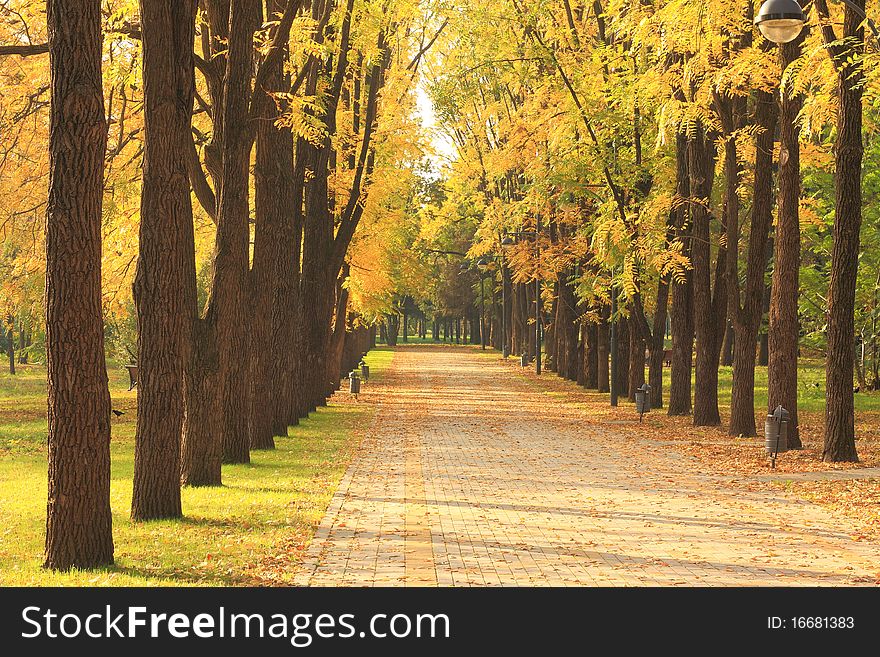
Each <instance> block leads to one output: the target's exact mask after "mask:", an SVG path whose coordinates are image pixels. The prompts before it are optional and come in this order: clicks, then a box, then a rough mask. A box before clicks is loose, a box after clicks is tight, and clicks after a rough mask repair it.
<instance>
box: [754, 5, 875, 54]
mask: <svg viewBox="0 0 880 657" xmlns="http://www.w3.org/2000/svg"><path fill="white" fill-rule="evenodd" d="M840 1H841V2H842V3H843V4H845V5H846V6H847V7H849V8H850V9H851V10H852V11H853V12H854V13H855V14H856V15H857V16H858V17H859V18H861V19H862V20H863V21H865V24H866V25H867V26H868V29H870V30H871V33H872V34H873V35H874V38H875V39H877V40H878V42H880V31H878V29H877V26H876V25H875V24H874V21H872V20H871V19H870V18H868V15H867V14H866V13H865V10H864V9H862V8H861V7H859V6H858V5H857V4H855V3H854V2H852V0H840ZM806 22H807V18H806V16H804V10H803V9H801V6H800V4H799V3H798V2H797V0H767V2H765V3H764V4H762V5H761V9H760V10H759V11H758V15H757V16H756V17H755V25H757V26H758V29H759V30H760V31H761V34H763V35H764V38H765V39H767V40H768V41H772V42H773V43H779V44H782V43H789V42H790V41H794V40H795V39H797V38H798V35H800V33H801V30H803V29H804V24H805V23H806Z"/></svg>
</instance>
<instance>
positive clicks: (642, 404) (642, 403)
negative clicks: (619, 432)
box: [636, 383, 651, 422]
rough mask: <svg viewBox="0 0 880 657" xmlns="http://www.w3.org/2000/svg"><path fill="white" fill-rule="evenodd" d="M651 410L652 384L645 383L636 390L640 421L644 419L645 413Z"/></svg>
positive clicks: (637, 410)
mask: <svg viewBox="0 0 880 657" xmlns="http://www.w3.org/2000/svg"><path fill="white" fill-rule="evenodd" d="M650 410H651V386H649V385H648V384H647V383H643V384H642V385H641V386H640V387H639V389H638V390H636V412H638V414H639V422H641V421H642V417H643V416H644V415H645V413H648V412H649V411H650Z"/></svg>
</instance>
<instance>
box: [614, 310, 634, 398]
mask: <svg viewBox="0 0 880 657" xmlns="http://www.w3.org/2000/svg"><path fill="white" fill-rule="evenodd" d="M629 324H630V322H629V319H628V318H626V317H624V316H623V315H620V316H618V318H617V394H619V395H620V396H621V397H626V396H627V392H628V391H629V354H630V348H629V334H630V332H631V331H630V325H629Z"/></svg>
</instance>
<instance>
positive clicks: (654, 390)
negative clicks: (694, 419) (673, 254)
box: [648, 277, 669, 408]
mask: <svg viewBox="0 0 880 657" xmlns="http://www.w3.org/2000/svg"><path fill="white" fill-rule="evenodd" d="M668 306H669V280H668V279H667V278H666V277H661V278H660V280H659V281H658V282H657V303H656V304H655V309H654V325H653V328H652V330H651V337H652V339H653V340H654V345H653V348H652V349H651V353H650V360H649V363H648V385H649V386H651V408H663V353H664V351H665V349H664V347H665V345H666V340H665V337H666V318H667V316H668V315H667V307H668Z"/></svg>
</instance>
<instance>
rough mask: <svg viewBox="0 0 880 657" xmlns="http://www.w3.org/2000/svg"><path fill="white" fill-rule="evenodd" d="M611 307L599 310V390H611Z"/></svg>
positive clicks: (597, 355)
mask: <svg viewBox="0 0 880 657" xmlns="http://www.w3.org/2000/svg"><path fill="white" fill-rule="evenodd" d="M608 316H609V308H608V306H602V308H601V309H600V311H599V325H598V327H597V340H596V358H597V359H598V363H597V370H596V376H597V381H596V388H597V389H598V390H599V392H608V391H610V390H611V386H610V384H611V372H610V364H609V361H608V358H609V355H610V350H611V336H610V331H609V326H608Z"/></svg>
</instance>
